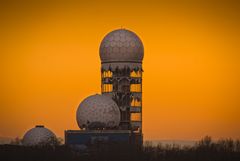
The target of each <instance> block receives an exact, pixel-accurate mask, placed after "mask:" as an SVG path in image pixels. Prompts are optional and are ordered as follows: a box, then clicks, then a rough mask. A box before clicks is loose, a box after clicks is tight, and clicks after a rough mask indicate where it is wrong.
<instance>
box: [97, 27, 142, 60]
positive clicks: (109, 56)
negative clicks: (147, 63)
mask: <svg viewBox="0 0 240 161" xmlns="http://www.w3.org/2000/svg"><path fill="white" fill-rule="evenodd" d="M143 55H144V49H143V43H142V41H141V40H140V38H139V37H138V36H137V35H136V34H135V33H134V32H132V31H129V30H126V29H118V30H114V31H112V32H110V33H108V34H107V35H106V36H105V37H104V38H103V40H102V42H101V45H100V58H101V61H102V62H119V61H120V62H124V61H133V62H142V59H143Z"/></svg>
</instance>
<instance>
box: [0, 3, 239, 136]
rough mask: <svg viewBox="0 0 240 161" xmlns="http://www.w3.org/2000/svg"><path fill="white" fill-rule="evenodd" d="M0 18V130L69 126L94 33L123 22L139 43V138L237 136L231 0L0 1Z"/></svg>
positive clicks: (93, 60) (92, 64) (94, 71)
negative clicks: (141, 135)
mask: <svg viewBox="0 0 240 161" xmlns="http://www.w3.org/2000/svg"><path fill="white" fill-rule="evenodd" d="M0 23H1V24H0V76H1V77H0V78H1V79H0V137H2V136H3V137H17V136H18V137H22V136H23V135H24V133H25V132H26V130H28V129H29V128H32V127H34V126H35V125H36V124H43V125H45V126H46V127H47V128H49V129H51V130H52V131H53V132H55V133H56V134H57V135H58V136H60V137H63V136H64V130H67V129H78V126H77V122H76V116H75V114H76V110H77V106H78V105H79V103H80V102H81V101H82V100H83V99H84V98H85V97H87V96H89V95H92V94H95V93H100V91H101V89H100V83H101V82H100V65H101V64H100V58H99V45H100V43H101V40H102V39H103V37H104V36H105V35H106V34H107V33H108V32H110V31H112V30H115V29H119V28H121V27H123V28H126V29H129V30H131V31H134V32H135V33H136V34H137V35H138V36H139V37H140V38H141V40H142V41H143V44H144V49H145V55H144V60H143V69H144V74H143V133H144V139H147V140H157V139H158V140H163V139H169V140H176V139H180V140H198V139H200V138H202V137H203V136H205V135H210V136H212V137H213V138H214V139H219V138H229V137H232V138H234V139H240V3H238V2H237V1H227V0H226V1H217V0H215V1H214V0H212V1H209V0H206V1H203V0H196V1H193V0H192V1H190V0H189V1H188V0H184V1H182V2H179V1H173V0H164V1H160V0H158V1H157V0H156V1H154V0H146V1H141V0H133V1H130V0H121V1H110V0H99V1H87V0H86V1H72V0H66V1H51V2H50V1H34V2H33V1H26V0H23V1H17V0H16V1H10V2H3V1H1V2H0Z"/></svg>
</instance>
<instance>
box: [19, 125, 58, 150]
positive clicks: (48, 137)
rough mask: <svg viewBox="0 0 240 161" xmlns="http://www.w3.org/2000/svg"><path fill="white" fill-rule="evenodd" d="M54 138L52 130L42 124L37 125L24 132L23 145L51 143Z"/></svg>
mask: <svg viewBox="0 0 240 161" xmlns="http://www.w3.org/2000/svg"><path fill="white" fill-rule="evenodd" d="M56 139H57V138H56V135H55V134H54V133H53V132H52V131H50V130H49V129H47V128H45V127H44V126H43V125H37V126H36V127H35V128H32V129H30V130H29V131H27V132H26V133H25V135H24V137H23V145H25V146H37V145H51V144H53V141H55V140H56Z"/></svg>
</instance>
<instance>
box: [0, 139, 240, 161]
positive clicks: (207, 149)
mask: <svg viewBox="0 0 240 161" xmlns="http://www.w3.org/2000/svg"><path fill="white" fill-rule="evenodd" d="M135 160H136V161H155V160H156V161H157V160H158V161H240V141H239V140H236V141H233V140H231V139H225V140H219V141H217V142H212V140H211V138H210V137H205V138H204V139H202V140H201V141H199V142H198V143H197V144H196V145H195V146H192V147H180V146H179V145H167V146H161V145H158V146H155V147H153V146H151V143H150V142H149V143H147V144H146V145H145V146H144V147H143V148H136V147H131V146H129V145H119V144H118V145H114V144H113V145H109V144H108V145H106V144H98V145H95V147H92V148H90V149H89V150H87V151H86V150H85V151H77V150H73V149H71V148H70V147H67V146H65V145H60V146H54V147H53V146H41V147H24V146H19V145H0V161H135Z"/></svg>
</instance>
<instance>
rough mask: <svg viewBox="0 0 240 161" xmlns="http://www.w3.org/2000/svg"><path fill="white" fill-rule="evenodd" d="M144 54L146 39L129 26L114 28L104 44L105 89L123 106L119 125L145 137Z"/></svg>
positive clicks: (102, 86) (102, 50) (104, 40)
mask: <svg viewBox="0 0 240 161" xmlns="http://www.w3.org/2000/svg"><path fill="white" fill-rule="evenodd" d="M143 56H144V48H143V44H142V41H141V40H140V38H139V37H138V36H137V35H136V34H135V33H133V32H132V31H129V30H126V29H118V30H114V31H112V32H110V33H109V34H107V35H106V36H105V37H104V39H103V40H102V42H101V45H100V58H101V92H102V94H103V95H107V96H109V97H111V98H112V99H113V100H114V101H115V102H116V103H117V105H118V107H119V109H120V112H121V119H120V125H119V127H118V128H119V129H122V130H131V132H132V133H135V134H137V135H138V136H141V137H142V72H143V70H142V60H143ZM137 135H136V136H137Z"/></svg>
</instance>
